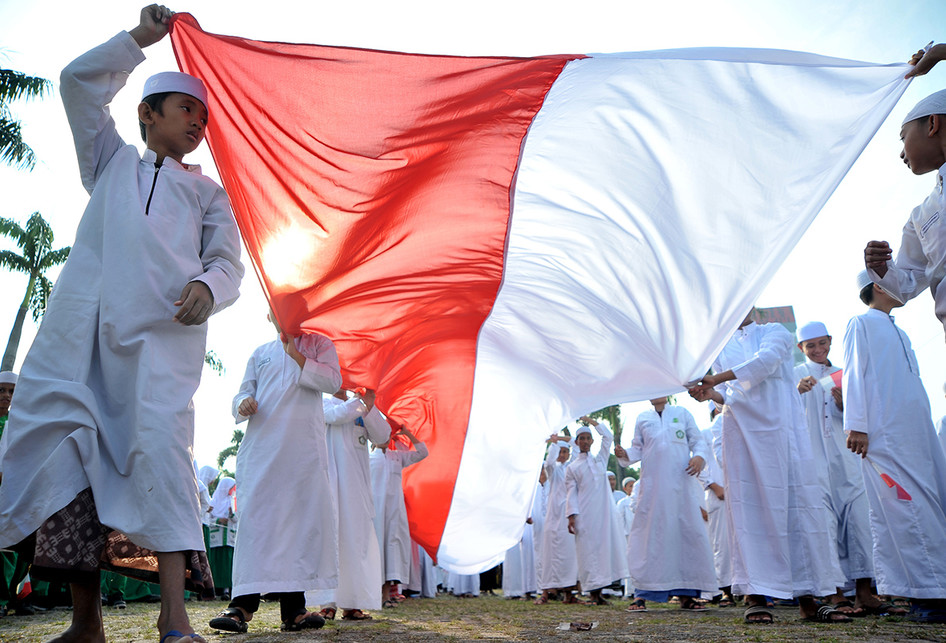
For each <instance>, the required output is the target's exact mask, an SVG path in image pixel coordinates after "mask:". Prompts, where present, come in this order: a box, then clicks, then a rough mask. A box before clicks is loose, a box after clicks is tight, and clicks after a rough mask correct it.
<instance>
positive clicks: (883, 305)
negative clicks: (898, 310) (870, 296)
mask: <svg viewBox="0 0 946 643" xmlns="http://www.w3.org/2000/svg"><path fill="white" fill-rule="evenodd" d="M868 308H871V309H873V310H879V311H880V312H882V313H886V314H888V315H889V314H890V311H891V310H893V309H894V305H893V304H892V303H887V302H879V301H877V300H876V299H875V300H874V301H872V302H870V305H869V306H868Z"/></svg>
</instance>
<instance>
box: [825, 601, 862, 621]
mask: <svg viewBox="0 0 946 643" xmlns="http://www.w3.org/2000/svg"><path fill="white" fill-rule="evenodd" d="M829 607H833V608H834V609H836V610H838V611H839V612H841V613H842V614H844V615H845V616H850V617H851V618H863V617H865V616H867V614H868V612H867V610H866V609H864V608H863V607H858V606H856V605H855V604H854V603H852V602H851V601H849V600H847V599H845V600H843V601H838V602H837V603H829Z"/></svg>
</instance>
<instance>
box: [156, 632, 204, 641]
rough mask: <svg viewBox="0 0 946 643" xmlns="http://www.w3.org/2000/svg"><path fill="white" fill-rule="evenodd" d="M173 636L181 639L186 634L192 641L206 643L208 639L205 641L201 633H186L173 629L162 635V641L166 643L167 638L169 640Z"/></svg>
mask: <svg viewBox="0 0 946 643" xmlns="http://www.w3.org/2000/svg"><path fill="white" fill-rule="evenodd" d="M172 636H173V637H175V638H179V639H182V638H184V637H185V636H186V637H187V638H189V639H190V640H191V641H192V643H206V641H204V639H203V637H201V635H200V634H184V633H183V632H179V631H178V630H171V631H170V632H168V633H167V634H165V635H164V636H162V637H161V643H164V642H165V641H166V640H168V639H169V638H171V637H172Z"/></svg>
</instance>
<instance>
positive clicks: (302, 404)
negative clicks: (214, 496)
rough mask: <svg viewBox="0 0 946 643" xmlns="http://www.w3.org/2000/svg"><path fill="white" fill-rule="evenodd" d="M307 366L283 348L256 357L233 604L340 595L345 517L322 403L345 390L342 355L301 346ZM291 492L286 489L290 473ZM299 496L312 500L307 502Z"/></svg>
mask: <svg viewBox="0 0 946 643" xmlns="http://www.w3.org/2000/svg"><path fill="white" fill-rule="evenodd" d="M295 341H296V346H297V347H298V349H299V352H300V353H302V355H303V356H304V357H305V358H306V360H305V366H304V367H303V368H299V365H298V364H297V363H296V362H295V361H294V360H293V359H292V358H291V357H289V356H288V355H287V354H286V352H285V349H284V348H283V345H282V343H281V342H278V341H274V342H270V343H268V344H263V345H262V346H260V347H259V348H257V349H256V350H255V351H253V354H252V355H251V356H250V359H249V362H248V363H247V365H246V373H245V374H244V376H243V384H242V385H241V386H240V391H239V393H237V395H236V397H234V398H233V416H234V418H236V421H237V423H240V422H244V421H246V419H247V418H245V417H243V416H242V415H240V414H239V407H240V403H241V402H242V401H243V400H245V399H246V398H248V397H253V398H255V399H256V402H257V405H258V410H257V412H256V413H255V414H254V415H251V416H250V417H249V422H248V423H247V426H246V433H245V435H244V436H243V441H242V442H241V443H240V450H239V451H238V452H237V462H236V475H237V503H238V507H239V510H240V516H241V519H240V528H239V531H237V538H236V547H235V551H234V552H233V595H234V596H242V595H245V594H267V593H270V592H300V591H308V590H315V589H327V588H333V587H337V585H338V513H337V509H336V507H335V496H334V494H333V493H332V487H331V481H330V479H329V467H330V464H329V455H328V446H327V444H326V439H325V421H324V419H323V414H322V393H323V392H325V393H334V392H335V391H337V390H338V387H339V386H341V383H342V376H341V372H340V371H339V367H338V355H337V354H336V353H335V346H334V345H333V344H332V341H331V340H330V339H329V338H327V337H323V336H322V335H316V334H310V335H303V336H301V337H299V338H297V339H296V340H295ZM289 472H291V473H292V485H291V486H287V484H286V481H287V479H288V478H287V477H286V476H287V473H289ZM300 490H302V491H303V493H302V494H301V495H300Z"/></svg>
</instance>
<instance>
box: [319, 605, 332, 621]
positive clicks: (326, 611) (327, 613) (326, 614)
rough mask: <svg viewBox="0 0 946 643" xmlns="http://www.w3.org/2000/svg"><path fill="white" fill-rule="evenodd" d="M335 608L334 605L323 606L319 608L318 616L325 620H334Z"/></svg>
mask: <svg viewBox="0 0 946 643" xmlns="http://www.w3.org/2000/svg"><path fill="white" fill-rule="evenodd" d="M335 611H336V610H335V608H334V607H323V608H322V609H320V610H319V616H321V617H322V618H324V619H325V620H326V621H334V620H335Z"/></svg>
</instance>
